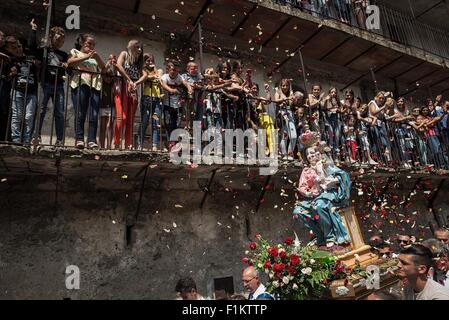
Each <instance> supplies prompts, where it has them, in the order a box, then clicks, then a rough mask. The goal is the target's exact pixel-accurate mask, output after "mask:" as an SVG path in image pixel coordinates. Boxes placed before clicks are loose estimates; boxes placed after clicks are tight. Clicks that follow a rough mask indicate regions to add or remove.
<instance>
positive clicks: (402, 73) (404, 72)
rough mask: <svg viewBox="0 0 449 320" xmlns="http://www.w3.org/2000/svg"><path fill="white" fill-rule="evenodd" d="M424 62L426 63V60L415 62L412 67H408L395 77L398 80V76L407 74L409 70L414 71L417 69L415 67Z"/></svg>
mask: <svg viewBox="0 0 449 320" xmlns="http://www.w3.org/2000/svg"><path fill="white" fill-rule="evenodd" d="M424 63H426V61H421V62H419V63H418V64H415V65H414V66H413V67H410V68H408V69H407V70H405V71H403V72H401V73H400V74H398V75H397V76H396V77H394V78H393V79H395V80H396V79H397V78H399V77H401V76H403V75H404V74H406V73H407V72H410V71H412V70H413V69H415V68H418V67H419V66H421V65H423V64H424Z"/></svg>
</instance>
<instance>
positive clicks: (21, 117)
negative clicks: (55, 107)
mask: <svg viewBox="0 0 449 320" xmlns="http://www.w3.org/2000/svg"><path fill="white" fill-rule="evenodd" d="M17 48H18V56H17V58H16V60H15V64H14V67H13V68H14V70H13V73H15V80H14V84H13V91H12V115H11V139H12V142H14V143H23V144H25V145H27V144H30V142H31V135H32V133H33V124H34V115H35V113H36V103H37V68H36V64H35V62H34V61H32V60H31V59H30V57H27V56H26V55H24V53H23V48H22V45H21V44H20V42H19V41H17Z"/></svg>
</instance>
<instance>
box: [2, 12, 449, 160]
mask: <svg viewBox="0 0 449 320" xmlns="http://www.w3.org/2000/svg"><path fill="white" fill-rule="evenodd" d="M31 26H32V32H31V36H30V38H29V39H28V40H27V41H24V40H20V39H17V38H16V37H14V36H5V35H4V34H3V33H0V57H1V60H0V61H1V80H0V81H1V87H0V89H1V90H0V106H1V120H0V122H1V123H0V129H1V130H0V137H1V138H0V140H1V141H7V142H12V143H19V144H24V145H29V144H30V143H31V142H32V138H33V136H36V137H37V139H39V138H40V136H41V131H42V128H43V124H44V122H45V115H46V112H47V107H48V103H49V100H52V102H53V105H54V110H53V114H54V116H53V118H54V120H53V119H52V123H51V127H52V130H53V127H54V128H55V132H56V143H55V145H56V146H62V145H63V142H64V137H65V135H66V128H65V118H66V116H67V102H68V101H66V100H68V99H67V98H68V97H69V94H70V98H71V102H72V105H73V110H74V113H75V114H74V129H75V130H74V131H75V139H76V141H75V146H76V147H77V148H80V149H81V148H85V147H87V148H89V149H98V148H100V147H101V148H105V149H123V148H125V149H139V150H143V149H144V148H145V149H150V151H164V150H166V151H170V150H172V148H174V147H175V146H176V144H177V141H170V135H171V133H172V132H173V131H174V130H175V129H177V128H187V129H191V127H192V121H194V120H195V121H200V122H201V126H202V129H203V130H206V129H212V128H213V129H214V130H216V131H218V132H222V131H223V129H242V130H246V129H254V130H257V129H265V130H266V135H267V141H266V145H267V148H266V154H267V155H270V154H271V155H273V153H275V152H276V151H275V150H276V149H277V148H275V147H277V146H275V145H274V141H275V139H274V137H275V136H276V135H277V134H278V138H279V139H278V140H279V141H280V143H279V154H280V155H281V157H282V158H283V159H284V160H287V161H289V160H290V161H293V160H297V161H302V158H303V156H302V154H301V151H303V149H304V148H303V146H302V145H301V141H300V139H299V137H300V135H301V134H303V133H305V132H306V131H308V130H310V131H317V132H319V133H320V134H321V137H322V139H323V140H325V141H326V142H327V143H328V145H329V146H330V148H331V151H330V153H331V156H332V158H333V159H334V161H335V162H336V163H337V164H338V163H340V162H346V163H349V164H351V163H365V164H368V165H377V164H382V165H385V166H396V167H398V166H402V167H403V168H411V167H428V166H433V168H437V169H442V168H443V169H444V168H448V165H449V160H448V147H449V127H448V124H449V123H448V117H449V101H447V100H444V99H443V97H442V95H438V96H437V97H436V98H435V99H434V100H432V99H428V101H427V103H425V105H422V106H414V107H413V108H410V107H409V106H408V105H407V100H406V99H405V98H404V97H394V96H393V94H392V93H391V92H384V91H380V92H378V93H377V94H376V96H375V97H374V98H373V99H372V100H371V101H362V100H361V98H359V97H356V96H355V95H354V92H353V91H352V90H351V89H347V90H345V91H344V96H343V97H340V96H339V90H338V89H337V88H331V89H330V90H329V91H328V92H323V90H322V87H321V85H320V84H313V85H312V86H311V87H310V88H305V89H306V90H309V92H310V93H307V91H306V90H303V91H300V90H293V88H294V80H292V79H282V80H281V81H280V82H279V83H278V85H277V86H276V87H275V88H271V86H270V85H269V84H267V83H266V84H264V85H263V86H262V88H261V87H260V86H259V84H258V83H256V82H254V81H253V79H252V70H249V69H248V70H246V73H245V71H244V67H243V65H242V64H241V63H240V62H239V61H234V62H233V63H230V61H229V60H228V61H225V60H222V62H220V63H219V65H218V66H217V67H216V68H211V67H209V68H206V69H205V70H204V72H203V73H202V72H200V70H199V68H198V65H197V64H196V63H195V62H194V61H190V62H189V63H188V64H187V66H186V68H185V70H186V71H185V72H184V73H183V72H182V70H183V69H184V68H181V66H180V65H179V63H178V61H169V62H168V63H166V66H165V70H162V68H160V66H156V65H155V59H154V56H153V55H152V54H149V53H144V52H143V46H142V44H141V43H140V42H139V41H137V40H131V41H129V44H128V46H127V48H126V49H125V50H123V51H122V52H120V53H119V54H118V55H115V53H114V54H111V55H110V56H109V57H108V59H107V61H106V62H105V61H104V60H103V57H101V56H100V55H99V54H98V53H97V52H96V51H95V45H96V39H95V36H94V35H92V34H88V33H84V34H80V35H79V36H78V37H77V39H76V43H75V44H74V48H73V49H72V50H70V52H69V53H67V52H64V51H63V50H61V48H62V46H63V45H64V40H65V32H64V29H62V28H60V27H53V28H51V30H50V35H49V41H48V44H49V47H48V52H47V53H46V55H45V54H44V50H43V48H41V47H39V46H38V43H37V40H36V39H37V35H36V29H37V26H36V25H35V24H34V21H33V22H32V23H31ZM23 42H27V43H26V44H25V43H23ZM45 57H46V59H47V60H46V61H44V60H45ZM44 66H45V73H44V74H45V76H44V77H43V78H41V72H40V70H41V68H42V67H44ZM298 82H299V79H298ZM39 85H40V86H39ZM40 87H41V88H42V90H43V99H42V101H39V105H38V99H37V97H38V90H39V89H40ZM68 87H70V88H68ZM273 89H274V94H272V92H273ZM302 89H304V88H302ZM138 109H139V111H140V119H141V120H140V125H139V129H138V133H137V134H136V135H135V132H134V131H135V130H133V129H134V121H135V118H136V117H135V114H136V112H137V110H138ZM36 115H38V117H36ZM85 122H88V129H87V140H85V136H86V132H85ZM98 123H100V130H99V134H97V131H98V130H97V127H98ZM150 128H151V129H150ZM148 129H150V130H148ZM36 130H37V132H36ZM148 131H150V135H149V136H150V137H151V141H149V145H150V147H149V148H147V147H146V146H147V145H148V143H147V138H148V136H147V132H148ZM52 134H53V131H52ZM134 136H137V137H138V139H137V140H138V141H137V143H136V142H135V141H134ZM163 136H165V137H167V138H166V139H165V140H163V139H162V137H163ZM98 138H99V139H98ZM167 140H168V141H167ZM219 140H220V141H218V143H219V145H220V146H221V145H222V137H221V134H220V135H219ZM38 142H40V141H38ZM86 143H87V144H86ZM98 143H99V144H98ZM123 143H124V146H123Z"/></svg>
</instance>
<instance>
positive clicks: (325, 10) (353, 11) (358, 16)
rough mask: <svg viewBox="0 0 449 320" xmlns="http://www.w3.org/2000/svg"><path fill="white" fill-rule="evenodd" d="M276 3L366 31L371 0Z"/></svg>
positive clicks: (282, 0)
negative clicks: (367, 11)
mask: <svg viewBox="0 0 449 320" xmlns="http://www.w3.org/2000/svg"><path fill="white" fill-rule="evenodd" d="M275 2H276V3H278V4H282V5H288V6H291V7H294V8H298V9H300V10H301V11H303V12H307V13H310V14H312V15H313V16H319V17H323V18H332V19H336V20H339V21H341V22H343V23H346V24H350V25H353V26H358V27H359V28H362V29H366V23H365V22H366V18H367V14H366V9H367V7H368V6H369V5H370V1H369V0H275Z"/></svg>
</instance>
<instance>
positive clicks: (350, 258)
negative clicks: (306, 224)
mask: <svg viewBox="0 0 449 320" xmlns="http://www.w3.org/2000/svg"><path fill="white" fill-rule="evenodd" d="M340 214H341V218H342V220H343V223H344V225H345V227H346V230H348V233H349V237H350V238H351V247H350V251H349V252H343V253H340V254H339V253H337V254H339V255H338V256H337V257H338V259H340V260H341V261H342V262H343V263H344V264H345V265H346V266H348V267H353V266H354V265H356V263H357V262H358V263H359V264H360V265H361V266H369V265H371V264H374V263H375V262H376V261H378V260H379V257H378V256H377V255H376V254H374V253H372V252H371V247H370V246H369V245H366V244H365V242H364V240H363V236H362V232H361V231H360V226H359V222H358V221H357V217H356V215H355V211H354V208H353V207H350V208H345V209H342V210H340Z"/></svg>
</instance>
